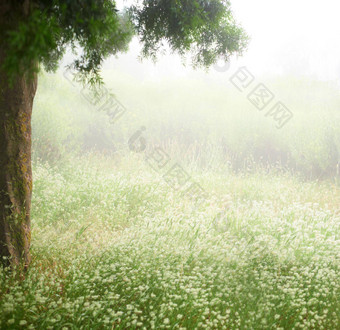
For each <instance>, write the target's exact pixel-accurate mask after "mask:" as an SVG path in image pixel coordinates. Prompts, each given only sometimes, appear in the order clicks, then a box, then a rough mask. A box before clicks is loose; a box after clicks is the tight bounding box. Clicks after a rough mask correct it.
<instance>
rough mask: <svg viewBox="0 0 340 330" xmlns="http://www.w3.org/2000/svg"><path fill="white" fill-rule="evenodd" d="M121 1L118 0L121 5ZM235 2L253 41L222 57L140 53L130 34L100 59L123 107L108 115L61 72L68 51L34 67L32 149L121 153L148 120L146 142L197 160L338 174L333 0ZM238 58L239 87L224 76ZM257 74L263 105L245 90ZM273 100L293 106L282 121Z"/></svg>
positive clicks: (222, 166)
mask: <svg viewBox="0 0 340 330" xmlns="http://www.w3.org/2000/svg"><path fill="white" fill-rule="evenodd" d="M126 3H127V2H126V1H120V2H118V5H119V8H123V6H124V4H126ZM233 9H234V14H235V17H236V19H237V21H238V22H242V26H243V27H244V28H245V30H246V31H247V32H248V34H249V36H250V38H251V41H250V45H249V49H248V51H247V52H246V53H245V55H244V57H242V58H236V57H233V58H231V59H230V63H228V64H226V63H223V62H221V63H219V64H218V65H217V66H215V67H212V68H211V69H209V70H201V69H196V70H194V69H192V68H191V67H190V65H189V62H186V61H183V60H182V59H181V58H179V57H178V56H177V55H175V54H166V55H163V56H160V57H159V59H158V61H157V62H156V63H153V62H152V61H149V60H143V61H141V60H140V59H139V53H140V46H139V43H138V40H137V39H134V41H133V42H132V44H131V45H130V49H129V51H128V53H126V54H123V55H120V56H119V57H117V58H111V59H109V60H107V61H106V62H105V64H104V66H103V69H102V75H103V78H104V82H105V88H107V89H108V90H110V91H111V92H112V93H113V94H114V96H115V98H116V99H117V100H118V101H119V102H121V103H122V104H123V105H124V107H125V108H126V109H127V112H126V113H125V114H124V115H123V116H122V117H121V118H120V119H119V120H118V121H117V122H115V123H114V124H110V123H109V120H108V116H107V114H105V113H99V112H98V111H97V109H96V107H95V106H93V105H92V104H91V103H90V102H88V100H86V99H85V98H84V97H83V96H82V93H81V89H80V88H77V87H74V86H72V84H70V82H69V81H67V80H66V79H65V77H64V73H65V70H66V69H65V66H66V65H67V64H68V63H70V62H71V60H72V54H70V53H69V54H67V55H66V56H65V58H64V63H63V67H64V68H63V69H60V70H59V71H58V72H57V73H56V74H53V75H51V74H46V73H43V74H42V75H41V77H40V84H39V90H38V94H37V98H36V100H35V111H34V116H33V134H34V137H33V151H34V157H35V159H37V158H39V159H42V160H47V161H49V162H50V163H51V164H53V163H54V162H56V161H58V160H60V159H63V158H65V157H67V155H69V154H70V153H71V154H74V155H82V154H84V152H91V153H100V154H105V155H110V156H112V155H113V156H114V159H116V160H117V162H119V161H120V160H121V158H122V157H125V156H126V155H127V154H129V153H131V151H130V150H129V148H128V140H129V138H130V137H131V136H132V135H133V134H134V133H135V132H136V131H137V130H138V129H140V127H145V128H146V130H145V132H144V133H143V134H144V135H145V139H146V141H147V146H148V148H151V147H152V146H155V145H158V146H161V147H162V148H163V149H164V150H166V152H167V153H168V154H169V155H171V157H173V158H178V159H179V160H181V162H182V163H186V164H188V165H195V166H197V167H198V168H209V169H210V168H213V169H214V170H223V171H224V170H229V169H230V170H233V171H244V170H246V171H253V170H258V168H264V169H266V170H269V169H274V170H279V171H293V172H294V173H297V174H299V175H300V174H301V175H302V176H303V177H304V178H330V179H332V180H333V179H334V178H335V179H337V178H338V177H339V161H340V124H339V123H340V120H339V119H340V93H339V87H340V83H339V82H340V81H339V77H340V45H339V43H337V38H338V36H339V35H340V26H339V25H338V24H336V22H337V19H338V18H337V13H338V12H339V4H338V3H337V2H335V1H331V0H327V1H325V2H324V3H323V4H322V6H320V3H319V2H316V1H299V2H294V1H286V2H284V3H278V2H272V1H269V0H262V1H256V2H254V1H249V0H248V1H247V0H241V1H237V2H235V3H233ZM183 64H185V65H183ZM241 67H246V68H247V70H248V71H249V72H250V73H251V74H252V75H253V76H254V77H255V80H254V82H253V84H252V85H251V86H250V87H249V88H248V89H247V90H246V91H244V92H240V91H239V90H238V89H237V88H236V87H235V86H234V85H233V84H232V83H231V81H230V78H231V77H232V76H233V75H234V74H235V73H236V72H237V70H238V69H239V68H241ZM259 83H263V84H264V85H265V86H266V87H267V88H268V89H269V90H270V91H271V92H272V93H273V94H274V96H275V98H274V100H273V101H272V102H271V103H270V105H269V106H268V109H267V108H266V110H265V111H259V110H257V109H256V108H255V106H254V105H253V104H251V103H250V102H249V100H248V99H247V95H248V93H249V92H250V91H251V90H252V89H253V88H254V87H255V86H256V85H258V84H259ZM277 101H281V102H282V103H283V104H284V105H285V106H286V107H287V108H288V109H289V110H290V111H291V112H292V113H293V118H292V119H291V120H290V121H289V122H288V123H287V124H286V125H285V126H284V127H283V128H282V129H277V128H276V124H275V122H274V120H273V118H271V117H268V116H265V113H266V112H267V110H269V109H270V107H271V106H273V105H274V104H275V102H277ZM144 156H145V154H144V153H143V154H141V157H144Z"/></svg>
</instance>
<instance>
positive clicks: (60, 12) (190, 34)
mask: <svg viewBox="0 0 340 330" xmlns="http://www.w3.org/2000/svg"><path fill="white" fill-rule="evenodd" d="M8 1H9V0H8ZM9 3H10V5H8V8H9V9H8V15H2V16H1V17H0V30H1V31H3V32H2V33H1V36H0V47H3V48H4V49H6V57H5V60H4V62H3V63H2V67H3V69H5V70H6V72H7V73H8V74H9V76H14V75H16V74H17V73H19V72H22V70H25V71H29V72H30V71H32V70H36V66H34V65H32V63H43V64H44V66H45V68H46V70H48V71H50V70H55V69H56V68H57V67H58V63H59V61H60V60H61V58H62V56H63V55H64V53H65V51H66V49H67V48H68V47H71V49H72V50H73V52H74V53H75V54H76V55H78V56H77V57H76V58H77V59H76V60H75V62H74V63H73V64H72V66H73V67H74V68H75V69H76V70H77V71H78V72H79V74H80V77H82V78H83V79H84V81H85V82H88V83H90V84H95V83H97V82H100V75H99V70H100V66H101V64H102V62H103V60H104V59H105V58H107V57H108V56H110V55H115V54H117V53H118V52H122V51H126V50H127V47H128V44H129V42H130V41H131V39H132V37H133V35H137V36H138V37H139V40H140V42H141V44H142V46H143V48H142V55H143V56H144V57H149V58H153V59H156V55H157V53H158V52H159V51H162V50H164V49H166V47H169V48H170V50H171V51H172V52H174V53H179V54H180V55H181V56H183V58H184V57H185V56H186V55H187V54H190V55H191V61H192V64H193V66H204V67H209V66H210V65H211V64H213V63H214V62H216V61H217V59H219V58H223V59H225V60H228V59H229V57H230V56H231V55H232V54H235V53H236V54H241V53H242V52H243V51H244V50H245V48H246V44H247V41H248V38H247V36H246V34H245V32H244V31H243V29H242V28H241V27H239V26H238V25H237V24H236V23H235V21H234V18H233V16H232V12H231V9H230V4H229V1H227V0H136V1H134V3H133V5H131V6H130V7H129V8H127V9H125V10H124V11H121V12H119V11H118V10H117V8H116V3H115V2H114V1H111V0H52V1H48V0H33V1H31V2H30V8H29V12H28V14H27V13H26V14H24V13H23V11H22V10H21V7H22V1H21V0H11V1H10V2H9ZM4 17H6V18H4Z"/></svg>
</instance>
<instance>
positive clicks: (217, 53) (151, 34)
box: [130, 0, 248, 67]
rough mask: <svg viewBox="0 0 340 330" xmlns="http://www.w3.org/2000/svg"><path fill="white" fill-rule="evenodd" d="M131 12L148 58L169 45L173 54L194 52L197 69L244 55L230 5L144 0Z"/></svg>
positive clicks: (241, 36)
mask: <svg viewBox="0 0 340 330" xmlns="http://www.w3.org/2000/svg"><path fill="white" fill-rule="evenodd" d="M130 12H131V14H132V19H133V22H134V23H135V25H136V29H137V32H138V34H139V36H140V40H141V41H142V43H143V46H144V47H143V55H144V56H147V57H153V58H155V57H156V54H157V52H158V51H159V50H161V49H162V48H163V46H164V41H166V42H167V43H168V45H169V46H170V48H171V51H173V52H178V53H179V54H181V55H185V53H187V52H191V54H192V63H193V65H194V66H205V67H208V66H210V65H211V64H213V63H215V62H216V60H218V59H219V58H223V59H225V60H228V59H229V57H230V55H232V54H233V53H239V54H241V53H242V51H243V50H244V49H245V47H246V44H247V39H248V38H247V36H246V34H245V33H244V31H243V30H242V28H240V27H239V26H237V25H236V23H235V21H234V19H233V16H232V13H231V10H230V4H229V1H225V0H209V1H206V0H152V1H150V0H143V1H138V4H137V5H135V6H132V7H131V9H130Z"/></svg>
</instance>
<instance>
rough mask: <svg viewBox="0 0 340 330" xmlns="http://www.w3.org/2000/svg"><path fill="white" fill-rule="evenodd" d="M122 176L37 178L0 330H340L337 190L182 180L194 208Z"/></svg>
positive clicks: (52, 170) (142, 177)
mask: <svg viewBox="0 0 340 330" xmlns="http://www.w3.org/2000/svg"><path fill="white" fill-rule="evenodd" d="M122 163H123V164H124V159H123V160H122ZM127 163H129V164H133V165H130V166H129V167H128V166H126V167H124V166H118V165H115V164H113V163H112V162H110V159H106V160H105V159H97V158H92V160H91V162H90V161H89V160H85V159H82V160H79V159H78V160H76V159H75V160H73V161H72V162H66V163H64V164H62V165H60V166H59V167H56V166H55V167H51V166H49V165H47V164H44V163H36V164H35V167H34V177H35V188H34V196H33V212H32V223H33V240H32V255H33V261H32V266H31V268H30V270H29V271H28V273H27V274H26V275H25V278H22V277H21V278H17V276H16V274H10V273H9V272H8V271H6V270H2V271H1V276H0V297H1V298H0V299H1V300H0V321H1V323H0V328H3V329H18V328H32V329H33V328H43V329H45V328H46V329H63V328H64V329H79V328H86V329H103V328H104V329H106V328H108V329H112V328H114V329H126V328H136V329H139V328H140V329H143V328H145V329H162V328H164V329H180V328H182V329H184V328H186V329H195V328H198V329H203V328H207V329H293V328H294V329H299V328H302V329H337V328H339V324H340V318H339V315H340V302H339V296H340V281H339V276H338V274H339V270H340V269H339V265H340V263H339V256H340V237H339V235H340V216H339V213H338V210H339V205H340V202H339V201H340V194H339V190H338V188H336V187H334V186H333V185H331V184H327V183H323V184H315V183H312V182H309V183H308V182H307V183H306V182H305V183H303V182H301V181H299V180H298V179H296V178H294V177H290V176H287V175H269V176H265V175H264V174H263V173H262V174H261V173H260V172H259V173H257V174H247V175H245V174H239V175H236V174H231V173H225V174H221V173H220V174H216V173H213V172H199V171H197V172H195V171H191V169H188V171H189V170H190V171H191V175H192V177H193V178H194V179H195V180H196V181H197V182H199V183H200V184H201V185H202V186H203V187H204V188H205V189H206V192H207V196H208V197H207V200H206V201H205V202H204V203H202V205H200V207H198V208H195V207H194V205H193V203H192V201H191V200H190V199H189V198H187V197H183V195H182V194H181V193H180V192H176V191H173V190H172V189H171V188H170V187H169V186H168V185H167V184H166V183H165V182H164V180H163V179H162V177H161V176H158V175H157V174H155V173H154V172H152V170H151V169H150V168H148V166H147V165H146V164H145V163H144V162H143V161H142V160H137V161H135V162H127Z"/></svg>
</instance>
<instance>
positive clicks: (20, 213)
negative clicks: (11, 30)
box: [0, 49, 37, 268]
mask: <svg viewBox="0 0 340 330" xmlns="http://www.w3.org/2000/svg"><path fill="white" fill-rule="evenodd" d="M4 58H5V50H4V49H0V67H1V64H2V63H3V60H4ZM36 88H37V76H36V75H35V76H33V77H27V75H26V74H23V75H22V76H17V77H16V78H15V79H14V83H13V84H12V87H11V86H10V85H9V83H8V79H7V76H6V73H5V72H3V71H1V70H0V258H1V261H2V263H4V264H5V265H9V264H11V265H13V266H20V267H25V268H27V266H28V265H29V263H30V259H31V258H30V252H29V248H30V242H31V230H30V207H31V196H32V168H31V115H32V106H33V99H34V96H35V93H36ZM0 263H1V262H0Z"/></svg>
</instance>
